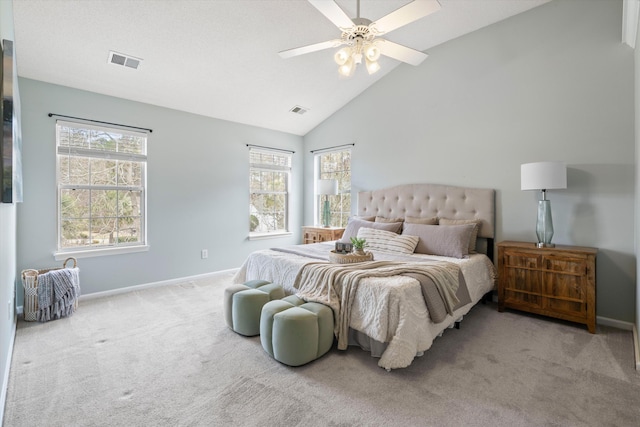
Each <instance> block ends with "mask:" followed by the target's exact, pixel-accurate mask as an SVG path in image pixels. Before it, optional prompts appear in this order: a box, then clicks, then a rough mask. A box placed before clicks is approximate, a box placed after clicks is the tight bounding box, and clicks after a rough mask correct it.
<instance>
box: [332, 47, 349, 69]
mask: <svg viewBox="0 0 640 427" xmlns="http://www.w3.org/2000/svg"><path fill="white" fill-rule="evenodd" d="M350 57H351V49H350V48H348V47H343V48H342V49H340V50H339V51H337V52H336V54H335V55H334V57H333V59H334V61H336V64H338V65H344V63H345V62H347V60H348V59H349V58H350Z"/></svg>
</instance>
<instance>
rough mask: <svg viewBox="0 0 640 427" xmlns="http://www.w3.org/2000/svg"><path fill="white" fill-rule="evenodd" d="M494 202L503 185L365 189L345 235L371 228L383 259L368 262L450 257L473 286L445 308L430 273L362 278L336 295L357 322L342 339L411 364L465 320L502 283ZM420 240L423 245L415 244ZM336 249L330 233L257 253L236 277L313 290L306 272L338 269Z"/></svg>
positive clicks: (387, 361)
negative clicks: (348, 293) (343, 296)
mask: <svg viewBox="0 0 640 427" xmlns="http://www.w3.org/2000/svg"><path fill="white" fill-rule="evenodd" d="M494 207H495V191H494V190H493V189H478V188H466V187H454V186H446V185H438V184H409V185H400V186H395V187H391V188H386V189H380V190H374V191H365V192H360V193H358V208H357V215H355V216H354V217H352V218H350V220H349V224H348V225H347V227H346V229H345V234H344V236H343V238H342V239H343V241H348V239H349V237H350V236H352V235H356V236H359V237H360V236H366V237H367V241H368V242H371V244H372V247H370V248H368V250H369V251H370V252H371V253H372V254H373V256H374V260H375V261H373V262H372V263H362V264H360V266H362V268H363V269H364V268H365V265H367V264H372V265H373V264H376V263H377V265H376V267H380V268H381V269H384V268H387V267H388V268H392V269H395V268H404V267H403V266H411V267H412V268H414V267H415V268H419V269H424V268H425V267H424V265H426V264H433V265H434V268H435V267H437V266H441V267H444V266H446V267H447V269H449V268H454V269H456V270H455V271H458V272H459V278H460V284H461V285H460V286H459V287H458V294H460V295H462V293H463V291H464V289H463V286H462V284H464V285H466V286H465V288H466V292H467V294H466V295H464V298H462V297H461V298H460V301H459V304H458V305H455V306H454V305H453V303H451V305H447V306H446V308H445V309H446V312H442V310H441V308H438V307H437V304H433V303H431V304H429V303H428V300H429V298H427V296H426V294H425V292H426V291H425V281H426V282H429V280H425V277H426V276H420V275H418V276H416V275H412V274H406V275H405V274H393V275H385V276H384V277H378V276H376V275H375V274H374V275H372V277H366V275H365V276H363V277H362V278H361V279H359V280H358V281H357V286H356V287H354V288H353V289H354V290H353V292H352V294H353V296H352V298H350V299H349V303H348V304H347V303H346V302H345V301H346V300H344V301H341V302H340V301H339V302H336V301H335V298H334V299H333V300H332V301H330V303H327V304H329V305H330V306H331V307H332V308H333V309H334V312H336V313H337V311H338V308H336V306H335V304H337V306H338V307H339V308H340V310H341V312H342V313H343V314H342V317H343V318H344V319H345V320H344V323H345V324H346V326H345V328H347V327H348V329H345V330H344V331H342V334H341V336H340V337H339V340H338V344H339V346H338V347H339V348H341V347H340V343H341V342H342V343H344V342H345V340H348V344H349V345H358V346H360V347H361V348H363V349H365V350H367V351H370V352H371V355H372V356H374V357H379V361H378V365H379V366H380V367H382V368H385V369H387V370H390V369H397V368H405V367H407V366H409V365H410V364H411V363H412V361H413V360H414V358H415V357H416V356H420V355H422V354H423V352H424V351H426V350H428V349H429V348H430V347H431V345H432V344H433V342H434V340H435V339H436V338H437V337H438V336H439V335H441V334H442V332H443V331H444V330H446V329H447V328H451V327H452V326H453V325H454V324H456V323H457V322H460V321H461V320H462V318H463V316H464V315H465V314H467V313H468V312H469V310H471V308H472V307H473V306H474V305H475V304H476V303H478V302H479V301H480V300H481V299H482V298H483V296H484V295H485V294H487V293H488V292H490V291H492V290H493V289H494V286H495V267H494V265H493V261H492V257H493V245H494V242H493V239H494V218H495V214H494ZM398 224H400V225H398ZM394 236H398V237H394ZM413 242H416V244H415V245H414V246H413V248H412V247H411V245H413ZM398 245H400V246H398ZM405 245H408V247H404V246H405ZM333 248H334V242H323V243H316V244H311V245H295V246H290V247H283V248H272V249H266V250H260V251H256V252H253V253H252V254H250V256H249V257H248V258H247V259H246V260H245V262H244V263H243V265H242V266H241V268H240V269H239V271H238V272H237V273H236V275H235V277H234V282H235V283H242V282H244V281H247V280H253V279H264V280H269V281H272V282H274V283H279V284H281V285H282V286H283V287H284V289H285V292H286V293H287V294H298V295H301V294H303V295H301V296H302V297H303V298H304V299H307V298H306V297H311V296H312V294H313V292H314V291H313V290H310V289H308V288H309V285H308V283H309V282H308V281H307V280H303V279H305V278H310V277H311V275H310V271H311V270H313V269H314V268H317V269H329V268H332V267H331V266H328V264H331V262H330V258H329V256H330V253H331V250H332V249H333ZM398 248H400V249H398ZM412 251H414V252H412ZM434 254H435V255H434ZM387 264H389V266H387ZM350 269H351V270H354V273H356V271H355V270H359V269H360V267H358V265H357V264H354V265H352V266H350ZM412 271H413V270H412ZM421 271H422V270H421ZM451 271H454V270H451ZM305 274H306V276H305ZM451 274H453V273H451ZM434 281H435V282H437V280H434ZM324 285H326V283H324V282H321V283H318V284H317V285H313V286H317V287H316V290H317V293H318V294H321V293H323V292H325V291H324V290H321V289H320V288H321V287H322V286H324ZM431 285H433V283H431ZM432 289H435V288H432ZM441 289H442V288H438V290H441ZM305 292H306V293H305ZM329 292H331V291H329ZM431 292H433V291H431ZM432 295H433V293H432ZM460 295H458V296H460ZM443 299H445V298H443ZM310 300H311V299H310ZM341 305H342V306H347V305H348V307H340V306H341ZM445 305H446V304H445ZM346 308H348V310H346ZM345 310H346V311H345ZM436 312H438V314H437V318H436V317H434V315H436ZM345 313H346V314H345ZM336 316H337V314H336ZM341 349H344V348H341Z"/></svg>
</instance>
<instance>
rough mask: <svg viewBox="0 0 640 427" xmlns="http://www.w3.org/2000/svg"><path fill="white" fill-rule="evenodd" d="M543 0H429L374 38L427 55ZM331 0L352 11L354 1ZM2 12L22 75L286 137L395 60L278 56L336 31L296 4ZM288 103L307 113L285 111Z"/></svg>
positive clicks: (381, 1)
mask: <svg viewBox="0 0 640 427" xmlns="http://www.w3.org/2000/svg"><path fill="white" fill-rule="evenodd" d="M547 1H549V0H440V4H441V5H442V9H441V10H440V11H438V12H435V13H433V14H432V15H429V16H427V17H426V18H423V19H420V20H418V21H416V22H414V23H411V24H409V25H407V26H405V27H402V28H400V29H398V30H396V31H393V32H391V33H389V34H387V35H385V38H388V39H389V40H391V41H394V42H396V43H400V44H403V45H405V46H408V47H411V48H414V49H417V50H421V51H425V52H427V53H428V51H429V48H431V47H433V46H436V45H439V44H441V43H444V42H446V41H448V40H451V39H454V38H456V37H459V36H461V35H463V34H466V33H469V32H472V31H475V30H477V29H479V28H482V27H484V26H487V25H490V24H492V23H495V22H497V21H500V20H503V19H506V18H508V17H510V16H513V15H516V14H518V13H521V12H524V11H526V10H528V9H531V8H533V7H536V6H539V5H541V4H543V3H546V2H547ZM408 2H409V0H362V2H361V8H360V15H361V17H364V18H368V19H371V20H372V21H375V20H377V19H379V18H381V17H382V16H384V15H386V14H388V13H390V12H392V11H393V10H395V9H397V8H399V7H401V6H403V5H405V4H407V3H408ZM337 3H338V4H339V5H340V6H341V7H342V9H343V10H344V11H345V12H346V13H347V14H348V15H349V16H351V17H355V16H356V0H337ZM13 14H14V27H15V46H16V58H17V65H18V75H19V76H21V77H27V78H31V79H35V80H41V81H45V82H49V83H55V84H59V85H63V86H69V87H73V88H78V89H84V90H88V91H92V92H97V93H102V94H107V95H112V96H116V97H120V98H125V99H130V100H134V101H139V102H144V103H148V104H153V105H158V106H162V107H167V108H172V109H176V110H181V111H186V112H190V113H195V114H200V115H203V116H209V117H215V118H219V119H224V120H230V121H234V122H239V123H245V124H249V125H254V126H259V127H263V128H267V129H274V130H280V131H284V132H288V133H292V134H296V135H304V134H306V133H307V132H309V131H310V130H311V129H313V128H314V127H315V126H317V125H318V124H320V123H321V122H322V121H323V120H325V119H326V118H328V117H329V116H331V115H332V114H333V113H334V112H335V111H337V110H338V109H340V108H341V107H342V106H344V105H345V104H346V103H348V102H349V101H350V100H351V99H353V98H354V97H356V96H357V95H358V94H360V93H361V92H362V91H364V90H365V89H367V88H368V87H369V86H370V85H371V84H373V83H374V82H375V81H377V80H378V79H380V78H382V77H383V76H384V75H385V74H386V73H388V72H390V71H392V70H393V68H395V67H397V66H399V65H400V63H399V62H398V61H395V60H392V59H390V58H381V60H380V65H381V66H382V69H381V70H380V71H379V72H378V73H376V74H374V75H372V76H369V75H368V74H367V72H366V70H365V69H364V67H359V69H358V70H356V73H355V74H354V75H353V76H352V77H351V78H349V79H343V78H339V77H338V73H337V66H336V64H335V63H334V62H333V54H334V51H335V50H337V49H329V50H324V51H320V52H315V53H310V54H307V55H304V56H300V57H294V58H290V59H281V58H280V57H279V56H278V52H279V51H281V50H286V49H290V48H294V47H299V46H303V45H307V44H312V43H317V42H322V41H325V40H330V39H334V38H338V37H339V36H340V31H339V30H338V29H337V28H336V27H335V26H334V25H333V24H332V23H331V22H330V21H329V20H327V18H325V17H324V16H323V15H322V14H321V13H320V12H318V11H317V10H316V9H315V8H314V7H313V6H311V5H310V4H309V3H308V2H307V1H306V0H208V1H207V0H55V1H53V0H13ZM110 50H113V51H116V52H120V53H124V54H127V55H131V56H134V57H138V58H142V59H143V61H142V64H141V66H140V68H139V69H138V70H132V69H129V68H126V67H121V66H116V65H113V64H109V63H108V62H107V59H108V55H109V51H110ZM401 66H403V67H410V65H406V64H402V65H401ZM428 66H429V59H428V58H427V59H426V60H425V61H424V62H423V63H422V64H421V65H420V67H428ZM295 105H300V106H302V107H305V108H308V109H309V111H308V112H307V113H306V114H304V115H298V114H294V113H291V112H289V110H290V109H291V108H292V107H294V106H295ZM61 113H63V114H64V113H65V112H61ZM87 115H88V116H90V115H91V114H90V112H88V113H87ZM87 118H93V119H99V118H96V117H87Z"/></svg>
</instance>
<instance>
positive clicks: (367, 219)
mask: <svg viewBox="0 0 640 427" xmlns="http://www.w3.org/2000/svg"><path fill="white" fill-rule="evenodd" d="M351 218H354V219H361V220H363V221H371V222H373V221H375V220H376V217H375V216H361V215H354V216H352V217H351Z"/></svg>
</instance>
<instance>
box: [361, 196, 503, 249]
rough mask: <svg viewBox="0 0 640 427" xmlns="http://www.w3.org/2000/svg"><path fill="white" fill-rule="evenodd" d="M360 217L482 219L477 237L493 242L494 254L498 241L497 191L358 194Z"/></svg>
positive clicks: (491, 245)
mask: <svg viewBox="0 0 640 427" xmlns="http://www.w3.org/2000/svg"><path fill="white" fill-rule="evenodd" d="M358 215H360V216H374V215H376V216H383V217H386V218H399V217H402V218H404V217H405V216H416V217H435V216H437V217H440V218H450V219H479V220H481V221H482V226H481V227H480V231H479V233H478V237H484V238H487V239H490V241H491V244H490V245H489V247H488V248H487V251H488V252H490V253H488V255H489V256H490V257H491V256H492V255H493V254H492V252H493V244H492V242H493V238H494V237H495V190H493V189H484V188H467V187H453V186H448V185H439V184H405V185H398V186H395V187H390V188H383V189H380V190H373V191H361V192H360V193H358Z"/></svg>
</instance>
